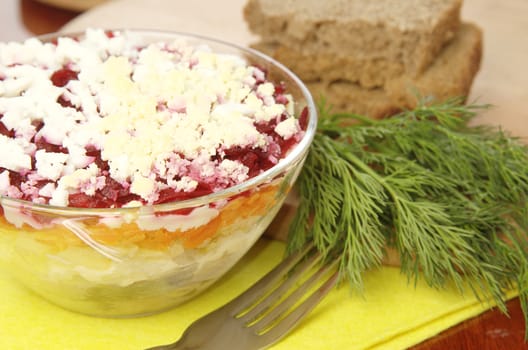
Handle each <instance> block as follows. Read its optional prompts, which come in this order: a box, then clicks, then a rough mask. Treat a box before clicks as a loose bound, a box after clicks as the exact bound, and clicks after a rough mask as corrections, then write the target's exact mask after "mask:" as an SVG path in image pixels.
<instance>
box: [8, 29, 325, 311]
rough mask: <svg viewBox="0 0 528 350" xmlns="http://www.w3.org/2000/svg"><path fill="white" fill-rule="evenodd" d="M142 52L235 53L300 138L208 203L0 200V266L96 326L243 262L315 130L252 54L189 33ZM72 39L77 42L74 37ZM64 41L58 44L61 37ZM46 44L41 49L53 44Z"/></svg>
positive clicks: (287, 80) (302, 97)
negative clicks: (177, 43) (276, 94)
mask: <svg viewBox="0 0 528 350" xmlns="http://www.w3.org/2000/svg"><path fill="white" fill-rule="evenodd" d="M133 32H135V33H137V34H138V35H139V36H140V37H141V39H142V41H144V43H149V42H151V41H164V40H174V39H184V40H185V41H186V42H189V43H190V44H192V45H207V46H209V47H210V48H211V49H212V50H213V52H216V53H226V54H235V55H238V56H240V57H244V58H245V59H246V60H247V61H248V63H250V64H252V65H257V66H259V67H262V68H264V69H265V70H266V71H267V72H268V80H270V81H272V82H274V83H277V84H278V83H284V84H285V86H286V88H287V91H288V93H289V94H291V95H292V97H293V99H294V101H295V105H294V111H295V115H296V116H299V115H300V114H301V113H302V112H303V111H305V113H306V111H307V114H308V122H307V127H306V130H305V133H304V136H303V138H302V139H301V140H300V142H299V143H298V144H297V145H296V146H294V148H292V150H291V151H290V153H289V154H287V155H286V156H285V157H284V158H283V159H281V160H280V161H279V162H278V163H277V164H276V165H275V166H273V167H272V168H270V169H268V170H267V171H265V172H263V173H261V174H260V175H258V176H256V177H253V178H251V179H249V180H247V181H245V182H243V183H241V184H238V185H235V186H233V187H230V188H227V189H225V190H222V191H219V192H215V193H212V194H209V195H205V196H201V197H197V198H193V199H187V200H183V201H176V202H171V203H164V204H158V205H150V206H146V205H145V206H139V207H130V208H117V209H112V208H104V209H79V208H70V207H58V206H52V205H42V204H34V203H32V202H28V201H22V200H17V199H12V198H7V197H1V198H0V204H1V207H0V263H1V265H2V267H4V268H5V270H6V271H7V272H8V273H10V274H11V275H12V276H13V277H14V278H15V279H16V280H18V281H19V282H21V283H22V284H23V285H25V286H26V287H28V288H30V289H31V290H33V291H34V292H35V293H37V294H38V295H40V296H42V297H43V298H45V299H47V300H48V301H51V302H52V303H55V304H57V305H59V306H61V307H63V308H66V309H68V310H72V311H76V312H80V313H83V314H89V315H94V316H102V317H134V316H141V315H148V314H152V313H157V312H160V311H163V310H166V309H169V308H171V307H174V306H176V305H178V304H180V303H182V302H185V301H187V300H189V299H190V298H193V297H194V296H196V295H197V294H198V293H200V292H202V291H203V290H204V289H206V288H207V287H208V286H210V285H211V284H212V283H214V282H215V281H217V280H218V279H219V278H220V277H221V276H222V275H224V274H225V273H226V272H227V271H228V270H229V269H230V268H231V267H232V266H233V265H234V264H235V263H236V262H237V261H239V259H240V258H241V257H242V256H243V255H244V254H245V253H247V251H248V250H249V249H250V248H251V247H252V245H253V244H254V243H255V242H256V240H257V239H258V238H259V237H260V236H261V235H262V234H263V232H264V231H265V230H266V228H267V226H268V225H269V224H270V222H271V221H272V220H273V218H274V217H275V215H276V214H277V212H278V211H279V209H280V208H281V205H282V203H283V201H284V199H285V198H286V196H287V194H288V192H289V190H290V189H291V187H292V186H293V184H294V182H295V180H296V178H297V176H298V174H299V172H300V170H301V167H302V165H303V162H304V159H305V157H306V155H307V152H308V149H309V146H310V144H311V142H312V139H313V137H314V133H315V129H316V122H317V116H316V109H315V106H314V103H313V100H312V97H311V95H310V93H309V92H308V90H307V89H306V87H305V86H304V85H303V83H302V82H301V81H300V80H299V79H298V78H297V77H296V76H295V75H294V74H292V72H290V71H289V70H288V69H287V68H285V67H284V66H282V65H281V64H280V63H278V62H276V61H274V60H273V59H271V58H269V57H267V56H265V55H263V54H261V53H259V52H256V51H254V50H251V49H247V48H242V47H238V46H236V45H232V44H229V43H225V42H222V41H218V40H214V39H210V38H205V37H201V36H194V35H191V34H183V33H172V32H158V31H144V30H134V31H133ZM71 35H73V36H78V35H80V34H71ZM61 36H64V35H61ZM54 38H55V36H46V37H44V38H42V40H44V41H47V40H53V39H54Z"/></svg>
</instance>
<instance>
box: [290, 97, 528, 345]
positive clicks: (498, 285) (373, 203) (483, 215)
mask: <svg viewBox="0 0 528 350" xmlns="http://www.w3.org/2000/svg"><path fill="white" fill-rule="evenodd" d="M461 102H462V100H460V99H452V100H448V101H446V102H445V103H442V104H435V105H430V104H427V103H425V102H424V103H421V104H419V106H418V107H417V108H415V109H414V110H410V111H405V112H403V113H400V114H398V115H396V116H394V117H392V118H388V119H382V120H373V119H369V118H366V117H363V116H359V115H354V114H346V113H339V114H336V113H331V111H330V110H329V109H328V107H327V106H326V105H325V104H324V103H321V104H320V114H321V118H320V124H319V126H318V133H317V135H316V136H315V139H314V142H313V145H312V147H311V150H310V152H309V154H308V157H307V159H306V163H305V166H304V168H303V171H302V172H301V174H300V176H299V179H298V182H297V189H298V192H299V196H300V206H299V209H298V211H297V215H296V217H295V219H294V221H293V223H292V225H291V227H290V233H289V239H288V249H289V250H290V251H291V250H295V249H297V248H299V247H300V246H302V245H303V244H304V243H305V242H307V241H313V242H315V244H316V246H317V247H318V248H319V250H320V251H321V252H323V253H324V254H327V255H330V254H339V256H340V259H341V265H340V266H341V272H342V274H341V275H342V276H344V278H346V279H347V280H348V281H349V282H350V284H351V285H352V286H353V287H354V288H356V289H358V290H361V289H362V287H363V282H362V275H363V273H364V272H366V271H368V270H369V269H372V268H376V267H378V266H380V265H381V264H382V261H383V257H384V250H385V249H386V248H387V247H393V248H396V250H397V251H398V253H399V257H400V261H401V270H402V272H403V273H405V274H406V275H407V276H408V278H409V280H414V281H417V280H418V279H424V280H425V281H426V282H427V283H428V284H429V285H431V286H432V287H435V288H443V287H445V286H447V285H448V284H452V283H454V284H455V285H456V286H457V287H458V288H459V289H460V291H461V292H464V291H465V290H464V289H465V288H469V289H470V290H471V291H472V292H473V293H474V294H475V295H476V296H477V297H478V298H479V299H480V300H482V301H487V300H493V301H495V302H496V304H497V305H498V306H499V308H501V309H502V310H503V311H506V310H505V298H506V293H507V292H508V291H509V290H511V289H514V288H516V289H517V290H518V292H519V296H520V300H521V305H522V307H523V311H524V314H525V319H527V320H528V318H527V316H526V315H527V314H528V239H527V235H528V233H527V231H528V201H527V199H528V148H527V146H526V145H525V144H523V143H521V142H520V141H519V140H518V139H515V138H513V137H511V136H509V135H508V134H506V133H505V132H503V131H502V130H500V129H495V128H492V127H490V126H471V125H470V122H471V120H472V118H473V117H474V116H475V115H476V114H477V113H478V111H480V110H482V109H484V108H487V107H488V106H478V105H464V104H462V103H461ZM527 329H528V327H527ZM527 335H528V332H527Z"/></svg>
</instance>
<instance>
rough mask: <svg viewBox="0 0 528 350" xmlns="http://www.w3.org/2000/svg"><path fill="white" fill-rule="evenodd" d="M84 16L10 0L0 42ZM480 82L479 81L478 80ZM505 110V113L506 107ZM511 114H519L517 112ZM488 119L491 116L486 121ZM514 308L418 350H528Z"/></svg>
mask: <svg viewBox="0 0 528 350" xmlns="http://www.w3.org/2000/svg"><path fill="white" fill-rule="evenodd" d="M490 3H491V2H489V1H488V2H486V1H484V0H483V2H482V4H483V6H481V7H479V8H476V9H472V13H471V14H473V15H475V16H483V17H484V18H483V20H485V19H486V18H485V16H486V13H485V11H487V10H490V9H485V8H484V7H486V4H490ZM507 3H508V6H509V7H510V8H509V11H511V15H512V16H513V17H512V18H515V17H516V18H521V17H522V18H528V16H525V15H528V1H526V0H508V2H507ZM479 4H480V2H479ZM501 5H502V4H501ZM491 10H493V9H491ZM488 13H489V12H488ZM78 15H79V13H77V12H73V11H68V10H64V9H59V8H54V7H51V6H47V5H44V4H42V3H39V2H37V1H34V0H4V1H3V2H2V9H1V11H0V41H7V40H22V39H24V38H27V37H29V36H32V35H39V34H45V33H49V32H54V31H57V30H58V29H60V28H61V27H62V26H63V25H64V24H66V23H68V22H69V21H70V20H72V19H73V18H75V17H76V16H78ZM490 18H492V19H491V20H492V21H493V20H495V21H499V20H502V21H504V19H501V18H500V11H499V12H498V15H497V16H495V15H494V16H492V17H490ZM524 21H525V24H524V25H523V26H522V27H521V29H523V30H524V31H523V32H517V33H515V32H513V33H512V34H513V36H512V37H510V38H515V37H518V39H517V40H518V42H519V45H521V46H523V45H524V47H521V48H520V49H521V50H527V51H523V52H528V45H527V44H528V39H526V34H528V20H524ZM503 25H504V26H506V27H508V26H509V24H508V23H507V21H504V23H503ZM508 28H510V29H511V30H516V29H517V30H518V29H519V28H516V27H515V26H509V27H508ZM485 35H488V32H486V31H485ZM493 35H494V33H491V38H492V39H493ZM496 40H498V41H500V40H501V39H500V38H496ZM492 54H497V53H489V52H488V53H487V52H486V50H485V58H488V59H489V60H490V61H491V63H492V65H493V66H495V65H496V64H499V62H495V60H496V56H492ZM486 55H488V56H490V57H488V56H486ZM521 61H522V60H521ZM512 62H515V57H513V60H512ZM524 62H526V61H524ZM521 63H522V62H521ZM522 69H523V71H520V73H519V74H520V75H521V77H519V76H517V77H507V78H508V79H509V81H511V80H512V79H513V81H517V83H516V84H513V86H512V84H508V83H507V82H506V84H507V86H506V87H505V88H504V89H500V90H501V91H503V92H504V94H505V95H506V94H507V97H506V98H512V93H513V98H515V99H516V100H517V99H519V97H524V96H528V81H526V83H527V84H526V85H524V88H523V86H518V85H519V82H520V83H521V84H522V83H523V82H525V80H524V77H526V76H527V75H526V71H527V68H526V67H525V66H524V63H523V64H522ZM495 71H496V70H495ZM486 74H488V75H489V74H491V75H492V76H493V70H492V72H491V73H486V72H485V73H484V78H481V79H482V80H484V82H483V83H480V84H481V88H480V91H482V92H483V95H484V96H485V95H486V91H487V90H486V89H488V90H489V89H490V88H491V87H490V86H493V84H492V83H488V84H486V78H487V76H486ZM476 83H479V82H478V80H477V82H476ZM519 89H522V91H519ZM526 101H528V99H522V101H520V100H519V101H515V102H516V103H517V105H518V106H519V107H520V106H522V105H521V103H523V104H525V103H526ZM483 102H487V101H483ZM506 108H510V110H508V113H505V115H506V114H507V115H506V117H505V118H510V119H514V123H521V124H519V127H521V129H522V130H527V129H526V128H527V125H528V118H525V116H527V115H528V114H527V110H528V108H523V109H516V108H514V107H512V106H511V105H508V106H507V107H506ZM502 112H504V110H503V111H502ZM511 113H518V114H515V115H514V116H512V115H511ZM484 118H491V117H484ZM485 121H488V120H486V119H485ZM489 121H491V122H494V120H492V119H489ZM519 136H523V137H526V136H527V134H526V133H524V131H522V135H519ZM508 309H509V312H510V314H509V316H505V315H503V314H502V313H500V312H499V311H497V310H492V311H488V312H486V313H484V314H482V315H480V316H478V317H476V318H474V319H471V320H467V321H466V322H463V323H462V324H459V325H457V326H455V327H453V328H451V329H449V330H447V331H445V332H443V333H441V334H440V335H438V336H436V337H434V338H432V339H429V340H427V341H425V342H423V343H422V344H419V345H417V346H415V347H413V348H412V350H444V349H449V350H457V349H461V350H462V349H479V350H488V349H489V350H492V349H494V350H495V349H502V350H516V349H528V344H526V343H525V342H524V326H525V325H524V320H523V314H522V310H521V307H520V304H519V300H518V298H515V299H513V300H511V301H510V302H508Z"/></svg>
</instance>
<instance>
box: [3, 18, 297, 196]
mask: <svg viewBox="0 0 528 350" xmlns="http://www.w3.org/2000/svg"><path fill="white" fill-rule="evenodd" d="M61 70H63V72H59V71H61ZM59 73H61V74H63V75H64V74H66V75H67V74H74V75H75V76H72V77H68V78H66V79H65V80H64V81H63V82H59V83H57V82H54V79H55V77H54V76H55V74H58V75H60V74H59ZM57 79H59V78H57ZM62 84H63V85H62ZM282 97H285V98H282V99H281V101H284V100H286V101H288V102H287V103H284V102H279V101H278V99H276V98H275V87H274V85H273V84H272V83H271V82H267V81H266V80H265V73H264V72H263V71H262V70H260V69H259V68H257V67H254V66H251V65H248V63H247V62H246V61H245V60H244V59H243V58H242V57H239V56H236V55H228V54H220V53H215V52H212V51H211V50H210V49H209V48H208V47H206V46H191V45H189V44H187V43H186V42H185V41H183V40H181V39H178V40H175V41H173V42H156V43H151V44H148V45H143V44H142V43H141V41H140V38H139V37H137V36H136V34H134V33H129V32H116V33H112V34H111V35H108V33H106V32H104V31H103V30H98V29H89V30H87V31H86V32H85V34H84V36H83V37H82V38H79V39H75V38H68V37H61V38H59V39H58V40H57V42H56V43H45V42H41V41H39V40H38V39H35V38H32V39H29V40H27V41H25V42H23V43H0V122H1V124H0V126H2V127H3V128H2V129H3V132H2V133H1V134H0V195H4V196H11V197H15V198H23V199H29V200H32V201H34V202H37V203H49V204H53V205H59V206H67V205H69V204H70V203H69V198H70V196H71V195H72V194H76V193H82V194H85V195H87V196H94V194H95V193H96V192H97V191H101V190H103V189H104V188H105V186H106V185H108V183H109V179H110V178H111V179H112V181H115V182H116V183H118V184H119V185H120V186H121V188H124V189H127V191H129V192H130V194H133V195H135V197H134V198H131V200H130V202H129V203H121V204H118V203H115V204H114V205H123V206H130V205H137V204H138V203H139V204H152V203H156V201H158V200H159V197H160V193H161V192H162V191H163V190H165V189H167V188H172V189H175V190H176V191H181V192H185V193H189V192H192V191H195V190H196V189H197V188H198V187H199V186H200V183H207V184H208V185H210V186H211V187H212V188H213V190H215V191H216V190H219V189H222V188H226V187H228V186H231V185H234V184H237V183H240V182H242V181H244V180H246V179H247V178H248V177H250V172H251V169H250V166H248V165H247V164H244V162H243V161H241V160H240V159H228V158H227V157H225V154H226V152H228V150H230V149H233V148H237V147H238V148H241V149H246V150H258V151H259V152H260V153H262V152H264V153H265V152H271V150H274V149H275V148H276V147H277V142H276V140H275V139H274V138H273V137H271V136H270V134H269V133H263V132H260V131H259V128H258V125H261V124H263V123H264V124H266V123H267V124H270V125H273V126H274V127H273V130H274V132H275V133H276V135H278V136H279V137H280V138H282V139H284V140H287V139H290V138H295V140H297V141H298V140H299V139H300V138H301V136H302V130H301V129H300V127H299V123H298V120H297V119H296V118H295V117H294V116H293V108H292V105H293V100H292V98H291V96H289V95H284V96H282ZM0 131H1V130H0ZM271 153H273V152H271ZM276 158H277V157H276V152H275V153H273V154H270V155H269V160H270V161H271V162H275V163H276V162H277V161H278V159H276ZM105 167H106V168H105ZM13 173H16V174H18V175H20V177H22V180H21V182H20V183H13V180H12V179H13V176H12V174H13ZM136 197H138V198H139V199H140V200H139V201H138V198H136Z"/></svg>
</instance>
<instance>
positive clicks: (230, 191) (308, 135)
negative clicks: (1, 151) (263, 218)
mask: <svg viewBox="0 0 528 350" xmlns="http://www.w3.org/2000/svg"><path fill="white" fill-rule="evenodd" d="M101 29H102V30H104V31H113V32H130V33H133V34H138V35H158V36H160V39H159V40H158V41H162V40H163V38H161V37H167V38H172V39H177V38H183V39H185V38H188V39H194V40H198V41H203V44H206V45H207V43H214V44H216V45H220V46H225V47H226V48H229V49H235V50H239V51H240V52H241V53H246V54H248V55H250V56H254V57H257V58H258V59H260V60H263V61H265V62H266V63H267V64H270V65H271V66H272V67H275V68H278V69H279V71H281V73H283V74H285V75H286V76H287V77H288V78H289V79H291V80H292V81H293V82H294V83H295V85H296V87H297V88H298V89H300V92H301V94H302V96H303V98H304V100H305V103H306V106H305V107H304V108H307V109H308V124H307V126H306V130H305V132H304V135H303V137H302V139H301V140H300V141H299V142H298V143H297V144H296V145H295V147H294V148H293V149H292V150H291V151H290V152H289V153H288V154H287V155H286V157H284V158H281V159H280V160H279V162H278V163H277V164H275V165H274V166H273V167H271V168H269V169H267V170H265V171H264V172H262V173H261V174H259V175H257V176H255V177H252V178H250V179H248V180H246V181H243V182H241V183H239V184H237V185H234V186H231V187H228V188H225V189H222V190H220V191H217V192H213V193H210V194H207V195H204V196H199V197H195V198H190V199H185V200H180V201H173V202H166V203H160V204H147V205H141V206H131V207H117V208H111V207H108V208H80V207H68V206H57V205H51V204H40V203H34V202H31V201H28V200H23V199H17V198H11V197H7V196H4V195H0V206H1V207H3V206H4V205H7V206H11V207H14V206H21V207H24V208H30V209H31V210H35V211H39V212H45V213H53V214H57V215H60V214H67V215H73V214H76V215H89V216H96V215H98V214H118V213H123V214H126V213H132V212H135V211H138V210H140V211H141V210H145V208H148V209H149V210H152V211H154V212H166V211H172V210H177V209H182V208H189V207H198V206H200V204H205V203H212V202H215V201H219V200H222V199H224V198H228V197H231V196H233V195H237V194H240V193H242V192H245V191H247V190H249V189H251V188H255V187H258V186H259V185H262V184H263V183H266V182H267V181H269V180H271V179H274V178H275V177H276V176H277V175H278V174H280V173H282V172H283V171H285V170H287V168H288V167H290V166H291V165H292V164H293V163H295V161H297V160H299V159H301V158H302V157H303V155H304V154H305V153H307V152H308V151H309V147H310V145H311V143H312V141H313V139H314V136H315V132H316V129H317V120H318V115H317V108H316V106H315V102H314V100H313V97H312V95H311V93H310V91H309V90H308V88H307V86H306V85H305V84H304V83H303V81H302V80H301V79H300V78H299V77H298V76H297V75H296V74H295V73H293V72H292V71H291V70H290V69H289V68H288V67H286V66H285V65H283V64H282V63H280V62H279V61H277V60H275V59H274V58H272V57H270V56H268V55H266V54H264V53H262V52H260V51H258V50H255V49H253V48H250V47H245V46H242V45H238V44H235V43H231V42H228V41H225V40H222V39H217V38H214V37H210V36H205V35H201V34H193V33H188V32H183V31H171V30H156V29H141V28H101ZM85 33H86V31H76V32H60V31H59V32H54V33H48V34H43V35H39V36H35V37H33V38H36V39H39V40H41V41H43V42H45V41H49V40H52V39H57V38H60V37H72V36H80V35H84V34H85ZM198 43H199V42H198ZM213 52H214V50H213ZM296 117H298V116H296Z"/></svg>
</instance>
